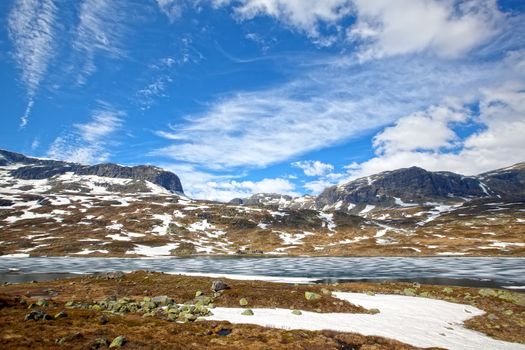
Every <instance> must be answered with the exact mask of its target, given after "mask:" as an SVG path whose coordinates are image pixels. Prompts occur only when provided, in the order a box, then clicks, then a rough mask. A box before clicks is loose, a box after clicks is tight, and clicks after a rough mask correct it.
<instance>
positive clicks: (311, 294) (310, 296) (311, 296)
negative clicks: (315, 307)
mask: <svg viewBox="0 0 525 350" xmlns="http://www.w3.org/2000/svg"><path fill="white" fill-rule="evenodd" d="M304 297H305V298H306V300H318V299H321V295H319V294H317V293H314V292H304Z"/></svg>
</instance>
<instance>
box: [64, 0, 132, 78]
mask: <svg viewBox="0 0 525 350" xmlns="http://www.w3.org/2000/svg"><path fill="white" fill-rule="evenodd" d="M125 9H126V7H125V2H120V1H111V0H84V2H83V3H82V5H81V6H80V13H79V23H78V26H77V27H76V30H75V37H74V40H73V48H74V49H75V50H76V51H77V53H78V57H79V58H80V61H81V72H80V74H79V76H78V78H77V82H78V83H79V84H81V85H82V84H84V83H85V82H86V79H87V77H89V76H90V75H91V74H93V72H95V71H96V69H97V67H96V65H95V57H96V55H97V54H98V53H103V54H105V55H107V56H109V57H114V58H118V57H122V56H123V55H124V49H123V45H122V39H123V36H124V34H125V32H126V23H127V21H126V11H125Z"/></svg>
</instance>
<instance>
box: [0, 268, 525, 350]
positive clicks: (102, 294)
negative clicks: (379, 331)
mask: <svg viewBox="0 0 525 350" xmlns="http://www.w3.org/2000/svg"><path fill="white" fill-rule="evenodd" d="M212 282H213V280H212V279H209V278H203V277H187V276H171V275H165V274H161V273H152V272H144V271H139V272H135V273H131V274H121V273H110V274H102V275H97V276H90V277H77V278H73V279H66V280H57V281H49V282H39V283H28V284H15V285H4V286H2V287H0V346H1V347H2V348H5V349H16V348H31V349H44V348H45V349H49V348H63V347H67V348H73V349H89V348H91V349H99V348H107V347H110V344H113V345H112V346H113V347H123V348H129V349H132V348H136V349H138V348H140V349H144V348H150V349H155V348H171V349H182V348H184V349H193V348H213V349H241V348H242V349H321V348H322V349H415V348H414V347H411V346H409V345H406V344H402V343H400V342H397V341H394V340H390V339H384V338H380V337H373V336H362V335H358V334H350V333H340V332H333V331H315V332H314V331H302V330H280V329H272V328H266V327H260V326H254V325H245V324H231V323H228V322H218V321H208V320H204V319H202V317H204V316H206V315H207V314H209V313H213V310H214V308H215V307H243V308H244V309H245V310H244V312H243V313H246V314H247V315H246V317H248V318H249V317H250V316H249V313H250V311H249V310H251V309H252V308H253V309H254V310H255V309H256V308H261V307H270V308H284V309H289V310H290V312H297V313H300V312H298V311H296V310H303V311H314V312H319V313H325V312H345V313H371V314H374V313H376V312H380V311H379V310H373V309H370V310H366V309H364V308H362V307H359V306H355V305H352V304H350V303H348V302H344V301H341V300H340V299H337V298H334V297H333V296H332V292H335V291H348V292H349V291H352V292H366V293H368V294H370V295H373V294H374V293H388V294H401V295H414V296H420V297H424V298H433V299H443V300H447V301H451V302H457V303H463V304H468V305H472V306H475V307H477V308H479V309H482V310H484V311H485V312H486V314H484V315H481V316H476V317H473V318H471V319H470V320H468V321H467V322H466V326H467V327H468V328H471V329H474V330H477V331H479V332H482V333H485V334H487V335H489V336H491V337H494V338H497V339H501V340H506V341H511V342H518V343H523V344H525V295H524V294H519V293H512V292H508V291H502V290H493V289H475V288H460V287H443V286H430V285H419V284H409V283H376V284H372V283H344V284H331V285H289V284H276V283H267V282H257V281H235V280H226V279H223V280H221V282H223V283H224V284H226V286H227V289H224V288H226V286H224V285H221V284H220V283H217V282H215V284H213V283H212ZM212 286H213V289H214V290H212V288H211V287H212ZM294 310H295V311H294ZM298 317H301V316H300V315H298Z"/></svg>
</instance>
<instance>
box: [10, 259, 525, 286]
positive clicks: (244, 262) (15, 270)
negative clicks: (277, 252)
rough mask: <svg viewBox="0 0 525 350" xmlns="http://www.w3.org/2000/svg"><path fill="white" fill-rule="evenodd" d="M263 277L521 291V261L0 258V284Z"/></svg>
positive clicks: (524, 273)
mask: <svg viewBox="0 0 525 350" xmlns="http://www.w3.org/2000/svg"><path fill="white" fill-rule="evenodd" d="M135 270H151V271H159V272H166V273H185V274H201V275H202V274H204V275H206V274H209V275H235V276H236V277H238V278H243V276H244V278H249V276H265V277H266V278H267V279H270V280H275V281H292V282H293V281H296V282H305V281H310V282H335V281H348V280H361V281H383V280H389V281H417V282H420V283H431V284H446V285H460V286H471V287H511V288H512V287H514V288H517V289H518V290H519V287H520V286H521V287H523V286H525V258H492V257H490V258H489V257H419V258H413V257H277V258H259V257H190V258H158V259H154V258H152V259H124V258H85V257H35V258H15V257H5V258H0V282H2V283H3V282H27V281H31V280H49V279H55V278H59V277H67V276H70V275H71V274H91V273H97V272H110V271H135Z"/></svg>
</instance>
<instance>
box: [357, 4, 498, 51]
mask: <svg viewBox="0 0 525 350" xmlns="http://www.w3.org/2000/svg"><path fill="white" fill-rule="evenodd" d="M354 4H355V7H356V12H357V20H356V23H355V24H354V25H353V26H352V27H351V28H349V30H348V36H349V38H350V39H351V40H358V41H360V42H362V44H363V47H362V52H361V56H362V58H364V59H367V58H372V57H376V58H378V57H384V56H391V55H400V54H408V53H417V52H422V51H424V50H427V49H429V50H431V51H433V52H434V53H436V54H437V55H439V56H444V57H456V56H459V55H462V54H464V53H466V52H469V51H470V50H472V49H473V48H475V47H477V46H478V45H480V44H482V43H484V42H486V41H487V40H488V39H490V38H491V37H493V36H494V35H495V34H496V33H497V32H498V30H499V27H500V26H501V24H502V21H503V19H504V15H503V14H502V13H501V12H500V11H499V9H498V6H497V2H496V0H468V1H458V0H449V1H438V0H399V1H390V0H375V1H370V0H354Z"/></svg>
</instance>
